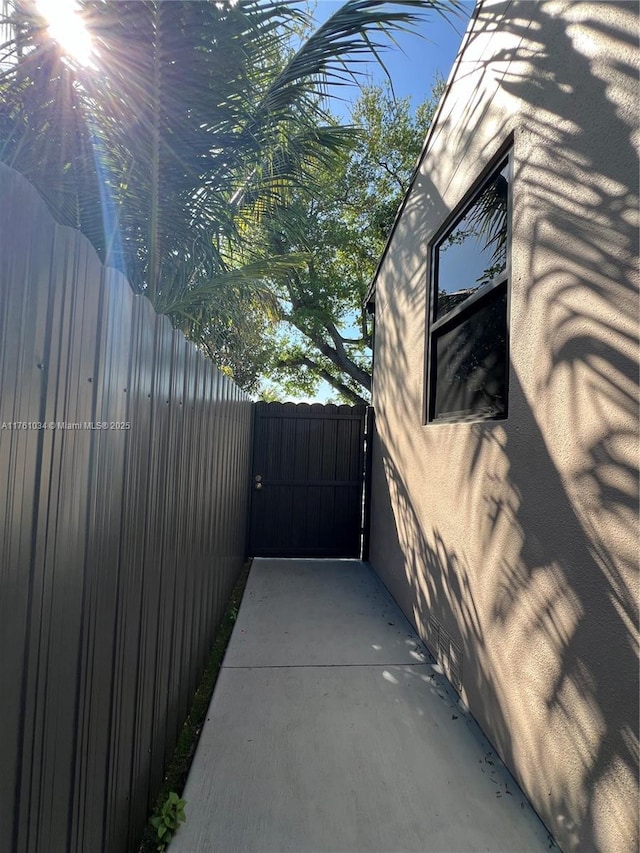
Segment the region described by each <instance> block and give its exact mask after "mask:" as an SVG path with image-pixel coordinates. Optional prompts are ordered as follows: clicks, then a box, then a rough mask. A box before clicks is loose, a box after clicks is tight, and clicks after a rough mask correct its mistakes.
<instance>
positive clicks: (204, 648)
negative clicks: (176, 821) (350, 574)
mask: <svg viewBox="0 0 640 853" xmlns="http://www.w3.org/2000/svg"><path fill="white" fill-rule="evenodd" d="M0 336H1V337H0V422H2V423H3V424H4V428H3V429H2V430H0V482H1V483H2V489H0V519H1V525H2V526H1V528H0V531H1V534H0V632H1V634H0V641H1V648H0V677H1V678H2V683H3V700H2V702H1V703H0V764H1V766H2V768H3V773H2V774H0V800H1V802H2V809H0V849H2V850H11V851H16V853H41V851H44V850H46V851H47V853H57V851H78V853H80V851H82V853H84V851H88V850H91V851H94V850H95V851H114V853H121V851H124V850H133V849H135V845H136V842H137V840H138V839H139V835H140V832H141V829H142V827H143V826H144V823H145V821H146V817H147V814H148V809H149V806H150V804H151V803H152V802H153V800H154V798H155V795H156V792H157V790H158V788H159V785H160V784H161V781H162V775H163V771H164V766H165V762H166V759H167V757H168V756H169V755H170V754H171V752H172V750H173V747H174V745H175V741H176V738H177V735H178V733H179V730H180V727H181V725H182V722H183V720H184V717H185V714H186V712H187V709H188V706H189V703H190V701H191V698H192V695H193V691H194V689H195V687H196V685H197V681H198V679H199V677H200V674H201V672H202V669H203V666H204V663H205V661H206V658H207V654H208V651H209V650H210V647H211V643H212V640H213V637H214V635H215V630H216V628H217V623H218V621H219V619H220V616H221V614H222V610H223V607H224V602H225V600H226V598H227V597H228V595H229V593H230V590H231V588H232V586H233V583H234V582H235V579H236V577H237V574H238V572H239V569H240V566H241V563H242V560H243V557H244V553H245V541H244V539H245V530H246V511H247V495H246V483H247V480H248V477H249V471H250V455H251V449H250V435H251V421H252V403H251V401H250V400H248V399H247V398H246V396H245V395H244V394H243V393H242V392H240V391H239V390H238V389H237V388H236V387H235V386H233V384H232V383H230V382H229V380H228V379H227V378H226V377H222V376H221V375H220V374H219V373H218V372H217V371H216V370H215V368H214V367H213V366H212V364H211V362H209V361H206V360H205V359H204V358H203V357H202V356H201V355H200V354H199V353H198V352H197V351H196V350H195V348H194V347H193V345H192V344H189V343H188V342H187V341H186V340H185V339H184V337H183V335H182V334H181V333H179V332H176V331H174V330H173V329H172V328H171V324H170V323H169V321H168V320H167V319H166V318H164V317H158V316H156V315H155V313H154V311H153V309H152V307H151V305H150V303H149V302H148V300H146V299H145V298H144V297H142V296H135V295H133V293H132V292H131V289H130V287H129V285H128V282H127V281H126V279H125V278H124V277H123V276H121V275H120V274H119V273H116V272H114V271H113V270H105V269H104V268H103V267H102V266H101V264H100V262H99V261H98V259H97V256H96V255H95V253H94V252H93V250H92V249H91V247H90V246H89V244H88V242H87V241H86V240H85V239H84V238H83V237H82V236H81V235H79V234H78V233H76V232H74V231H72V230H70V229H68V228H63V227H61V226H57V225H55V223H54V222H53V220H52V218H51V217H50V215H49V214H48V212H47V211H46V209H45V207H44V204H43V202H42V201H41V199H40V198H39V197H38V196H37V194H36V193H35V192H34V190H33V188H32V187H31V186H30V185H29V184H28V182H27V181H26V180H24V179H23V178H22V177H21V176H19V175H18V174H17V173H15V172H13V171H12V170H10V169H8V168H7V167H5V166H0ZM14 424H20V427H19V428H16V427H14V426H13V425H14ZM22 424H25V426H24V427H23V426H22ZM38 424H40V426H38ZM44 424H46V425H47V426H46V427H45V426H43V425H44ZM63 424H64V427H63ZM8 425H11V426H8ZM51 425H53V427H52V426H51ZM127 425H130V426H129V427H127Z"/></svg>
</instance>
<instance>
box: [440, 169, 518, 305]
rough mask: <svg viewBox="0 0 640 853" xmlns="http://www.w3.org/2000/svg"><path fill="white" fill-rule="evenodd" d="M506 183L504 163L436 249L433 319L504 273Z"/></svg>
mask: <svg viewBox="0 0 640 853" xmlns="http://www.w3.org/2000/svg"><path fill="white" fill-rule="evenodd" d="M509 179H510V178H509V161H507V162H506V163H504V164H503V165H502V167H501V168H500V170H499V171H498V172H497V173H496V174H495V176H494V177H493V179H492V180H491V181H490V182H489V183H488V184H487V185H486V186H485V188H484V189H483V191H482V192H481V193H480V195H479V196H478V198H477V199H476V200H475V202H474V203H473V204H472V205H471V207H470V208H468V210H467V211H466V213H465V215H464V216H463V217H462V218H461V219H460V220H459V221H458V222H457V224H456V225H455V227H454V228H453V229H452V230H451V231H450V232H449V234H447V236H446V237H445V238H444V240H442V242H441V243H440V244H439V246H438V247H437V287H438V291H437V299H436V305H435V318H438V317H442V316H443V315H444V314H446V313H447V312H448V311H450V310H451V309H452V308H455V306H456V305H458V304H460V303H461V302H464V300H465V299H467V298H468V297H469V296H471V294H472V293H475V291H476V290H479V289H480V288H481V287H482V286H483V285H485V284H488V283H489V282H491V281H493V280H494V279H496V278H497V277H498V276H500V275H501V274H502V273H503V272H504V271H505V269H506V266H507V201H508V195H509Z"/></svg>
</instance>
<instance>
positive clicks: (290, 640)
mask: <svg viewBox="0 0 640 853" xmlns="http://www.w3.org/2000/svg"><path fill="white" fill-rule="evenodd" d="M184 797H185V799H186V801H187V806H186V813H187V823H186V824H185V825H184V826H183V827H181V829H180V830H179V832H178V834H177V835H176V837H175V839H174V841H173V842H172V844H171V847H170V853H285V852H286V853H330V851H331V853H356V851H362V853H413V851H416V853H470V851H490V853H498V851H505V853H521V851H522V853H524V851H546V850H548V849H549V847H550V844H551V842H550V839H549V836H548V834H547V832H546V830H545V828H544V826H543V825H542V824H541V823H540V821H539V820H538V818H537V816H536V815H535V813H534V812H533V811H532V810H531V808H530V806H529V805H528V803H527V801H526V799H525V797H524V795H523V794H522V792H521V791H520V789H519V788H518V786H517V785H516V783H515V781H514V780H513V778H512V776H511V775H510V774H509V773H508V771H507V770H506V768H505V767H504V766H503V765H502V764H501V762H500V761H499V759H498V758H497V757H496V755H495V754H494V752H493V749H492V747H491V745H490V744H489V743H488V741H487V740H486V739H485V738H484V737H483V736H482V734H481V732H480V730H479V728H478V726H477V725H476V724H475V722H474V721H473V719H472V718H471V717H470V716H469V715H468V714H466V713H465V711H464V709H463V708H461V707H460V706H459V705H458V701H457V697H456V694H455V693H454V692H453V690H452V689H451V688H450V687H449V686H448V683H447V682H446V679H444V678H443V676H441V675H440V674H439V672H438V667H437V666H436V665H435V664H434V662H433V659H432V658H431V657H430V655H429V653H428V651H427V650H426V648H425V647H424V646H423V645H422V643H421V642H420V640H419V638H418V637H417V636H416V634H415V632H414V631H413V630H412V628H411V626H410V625H409V623H408V622H407V620H406V619H405V618H404V616H403V615H402V613H401V612H400V610H399V609H398V607H397V605H396V604H395V602H394V601H393V599H392V598H391V597H390V596H389V594H388V592H387V591H386V589H385V587H384V586H383V585H382V584H381V583H380V581H379V580H378V579H377V577H376V576H375V575H374V574H373V572H372V571H371V569H370V568H369V567H368V566H367V565H365V564H363V563H360V562H358V561H355V560H267V559H256V560H254V563H253V566H252V569H251V573H250V575H249V582H248V585H247V589H246V592H245V596H244V599H243V601H242V606H241V608H240V613H239V616H238V621H237V623H236V626H235V628H234V632H233V636H232V638H231V642H230V644H229V648H228V650H227V654H226V657H225V660H224V665H223V667H222V670H221V672H220V676H219V679H218V683H217V685H216V689H215V692H214V695H213V699H212V701H211V706H210V708H209V714H208V717H207V722H206V724H205V726H204V729H203V732H202V736H201V739H200V743H199V746H198V750H197V752H196V755H195V759H194V762H193V765H192V768H191V772H190V775H189V779H188V782H187V786H186V789H185V793H184ZM556 849H557V848H556Z"/></svg>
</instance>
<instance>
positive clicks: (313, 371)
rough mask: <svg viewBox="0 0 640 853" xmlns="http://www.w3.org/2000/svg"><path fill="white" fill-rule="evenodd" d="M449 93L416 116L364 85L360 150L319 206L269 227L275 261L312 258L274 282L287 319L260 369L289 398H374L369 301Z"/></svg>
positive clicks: (301, 197)
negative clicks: (324, 393) (327, 394)
mask: <svg viewBox="0 0 640 853" xmlns="http://www.w3.org/2000/svg"><path fill="white" fill-rule="evenodd" d="M443 91H444V81H443V80H442V79H441V78H437V79H436V80H435V81H434V83H433V86H432V90H431V93H430V95H429V96H428V97H427V98H426V99H425V101H424V102H423V103H421V104H420V105H419V106H418V107H417V108H416V110H415V112H412V110H411V105H410V102H409V99H406V98H405V99H396V98H395V97H394V96H393V93H392V92H391V90H390V88H389V87H388V86H367V87H364V88H363V89H362V93H361V96H360V98H359V99H358V101H357V102H356V103H355V104H354V106H353V108H352V118H353V123H354V127H355V128H356V130H357V137H356V138H355V140H354V142H353V144H352V145H351V146H350V148H349V149H346V150H345V151H343V152H342V153H341V155H340V157H339V158H338V157H337V158H336V159H335V161H334V168H333V169H332V170H331V171H325V172H323V174H322V175H319V176H318V178H317V182H318V188H317V190H316V193H315V196H314V197H313V198H311V199H310V198H308V197H307V196H306V195H305V194H303V193H298V194H295V195H294V197H293V199H292V201H291V202H290V203H289V204H288V205H286V206H281V207H280V208H279V209H278V210H277V211H276V212H275V213H274V214H273V215H272V216H271V217H270V219H269V221H268V222H266V223H265V224H264V226H263V232H264V238H263V239H264V241H265V242H266V243H267V252H268V254H269V255H270V256H278V255H279V254H282V255H283V256H285V257H286V256H287V255H289V254H292V253H297V254H298V255H299V256H301V257H303V256H304V255H305V254H306V255H307V256H308V258H309V260H308V261H307V262H306V263H305V264H304V265H301V266H299V267H296V269H295V270H289V271H288V272H287V273H286V274H285V275H283V276H281V277H280V278H279V279H278V281H277V282H276V281H273V282H272V283H271V289H272V291H273V293H274V294H275V295H276V296H277V300H278V306H279V316H280V318H281V321H280V327H279V330H278V332H277V334H273V335H272V336H271V349H270V350H268V352H269V353H270V356H269V359H268V361H267V363H266V364H265V363H264V361H263V364H262V367H261V369H263V370H264V369H265V368H266V371H267V376H268V377H269V380H270V381H271V382H272V383H275V388H277V389H280V391H281V392H284V394H285V395H286V394H294V393H295V394H304V395H307V396H312V395H313V394H314V393H315V392H316V390H317V387H318V384H319V382H320V380H325V381H326V382H328V383H329V385H330V386H332V388H333V389H334V390H335V392H336V394H337V396H338V399H339V400H342V401H348V402H353V403H358V402H366V401H367V400H368V394H369V390H370V383H371V378H370V372H371V343H372V340H371V336H372V328H371V319H370V318H369V317H368V316H367V314H366V310H365V306H364V301H365V296H366V293H367V290H368V288H369V285H370V283H371V280H372V277H373V274H374V272H375V268H376V265H377V263H378V260H379V258H380V255H381V253H382V251H383V249H384V245H385V243H386V240H387V239H388V237H389V234H390V231H391V228H392V225H393V221H394V218H395V215H396V212H397V210H398V207H399V205H400V203H401V202H402V199H403V197H404V195H405V193H406V192H407V189H408V187H409V183H410V180H411V176H412V174H413V170H414V168H415V164H416V161H417V159H418V156H419V154H420V151H421V148H422V145H423V142H424V138H425V136H426V133H427V130H428V128H429V126H430V124H431V120H432V118H433V114H434V112H435V110H436V107H437V104H438V102H439V99H440V97H441V95H442V92H443ZM271 387H272V389H273V387H274V386H273V385H272V386H271Z"/></svg>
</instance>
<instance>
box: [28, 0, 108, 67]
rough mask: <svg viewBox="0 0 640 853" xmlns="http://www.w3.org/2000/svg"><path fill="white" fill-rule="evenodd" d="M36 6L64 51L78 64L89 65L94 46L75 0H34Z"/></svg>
mask: <svg viewBox="0 0 640 853" xmlns="http://www.w3.org/2000/svg"><path fill="white" fill-rule="evenodd" d="M36 6H37V8H38V11H39V12H40V14H41V15H42V16H43V18H45V19H46V21H47V26H48V29H49V33H50V34H51V36H52V38H54V39H55V40H56V41H57V42H58V44H59V45H60V47H61V48H62V49H63V50H64V52H65V53H66V54H68V56H69V57H70V58H71V59H73V60H75V62H77V63H78V64H79V65H91V64H92V63H91V58H92V56H93V54H94V48H93V44H92V43H91V37H90V36H89V33H88V32H87V30H86V28H85V26H84V23H83V21H82V18H81V17H80V14H79V11H80V10H79V7H78V3H77V0H36Z"/></svg>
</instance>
